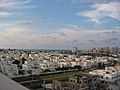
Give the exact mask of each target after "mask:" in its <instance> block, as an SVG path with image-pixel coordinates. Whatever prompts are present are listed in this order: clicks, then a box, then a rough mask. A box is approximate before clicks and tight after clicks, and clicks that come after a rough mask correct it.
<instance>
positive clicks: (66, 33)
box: [0, 0, 120, 49]
mask: <svg viewBox="0 0 120 90" xmlns="http://www.w3.org/2000/svg"><path fill="white" fill-rule="evenodd" d="M119 37H120V0H0V48H19V49H29V48H30V49H71V48H72V47H73V46H77V47H78V48H79V49H83V48H84V49H85V48H91V47H102V46H118V47H120V38H119Z"/></svg>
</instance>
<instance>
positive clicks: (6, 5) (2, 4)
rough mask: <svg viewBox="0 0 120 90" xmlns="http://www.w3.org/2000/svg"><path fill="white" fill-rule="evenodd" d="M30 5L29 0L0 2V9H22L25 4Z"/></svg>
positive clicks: (2, 0)
mask: <svg viewBox="0 0 120 90" xmlns="http://www.w3.org/2000/svg"><path fill="white" fill-rule="evenodd" d="M29 3H31V0H24V1H22V0H21V1H20V0H1V1H0V8H7V9H9V8H22V7H21V6H24V5H26V4H29Z"/></svg>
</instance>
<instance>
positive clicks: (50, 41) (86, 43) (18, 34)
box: [0, 27, 120, 49]
mask: <svg viewBox="0 0 120 90" xmlns="http://www.w3.org/2000/svg"><path fill="white" fill-rule="evenodd" d="M113 31H114V30H111V31H110V30H76V29H73V28H61V29H57V33H48V34H46V35H42V34H38V33H35V32H34V33H33V32H30V30H29V29H28V28H21V27H19V28H18V27H17V28H8V29H6V30H4V31H0V36H1V38H0V42H1V46H5V47H8V48H9V47H10V48H54V49H55V48H64V49H65V48H66V49H67V48H72V46H74V45H76V46H77V47H78V48H88V47H89V48H90V46H91V47H99V46H101V45H106V42H103V41H107V40H111V39H113V38H117V39H118V40H117V42H116V43H117V44H116V46H117V45H118V44H119V43H120V40H119V36H120V30H116V31H114V32H113ZM105 32H109V33H110V34H105ZM61 33H63V34H64V36H62V35H60V34H61ZM91 41H92V42H91ZM93 41H94V42H93ZM111 44H112V43H108V44H107V45H108V46H112V45H111Z"/></svg>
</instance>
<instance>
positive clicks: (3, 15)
mask: <svg viewBox="0 0 120 90" xmlns="http://www.w3.org/2000/svg"><path fill="white" fill-rule="evenodd" d="M12 15H13V13H9V12H0V17H8V16H12Z"/></svg>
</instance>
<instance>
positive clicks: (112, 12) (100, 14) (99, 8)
mask: <svg viewBox="0 0 120 90" xmlns="http://www.w3.org/2000/svg"><path fill="white" fill-rule="evenodd" d="M91 8H93V10H92V11H85V12H79V13H77V15H82V16H85V17H88V18H89V21H92V22H95V23H97V24H101V21H100V20H102V19H103V18H104V17H110V18H114V19H116V20H120V2H110V3H99V4H94V5H92V6H91Z"/></svg>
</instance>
